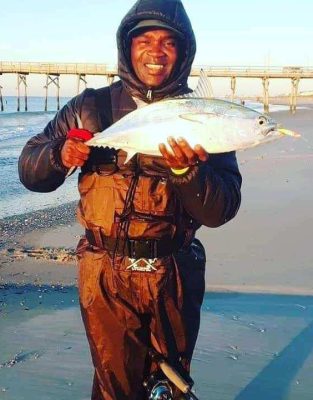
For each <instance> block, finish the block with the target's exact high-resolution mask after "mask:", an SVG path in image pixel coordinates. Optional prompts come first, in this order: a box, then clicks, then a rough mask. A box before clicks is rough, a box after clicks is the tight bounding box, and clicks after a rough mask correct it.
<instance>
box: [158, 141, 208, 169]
mask: <svg viewBox="0 0 313 400" xmlns="http://www.w3.org/2000/svg"><path fill="white" fill-rule="evenodd" d="M167 141H168V144H169V146H170V147H171V150H172V151H171V152H170V151H168V149H167V148H166V146H165V144H164V143H161V144H160V145H159V150H160V152H161V154H162V156H163V157H164V159H165V161H166V162H167V164H168V166H169V167H170V168H173V169H184V168H188V167H192V166H193V165H195V164H196V163H197V162H198V161H207V159H208V158H209V155H208V153H207V152H206V151H205V150H204V148H203V147H202V146H200V145H199V144H197V145H196V146H195V147H194V149H193V148H192V147H191V146H190V145H189V143H188V142H187V141H186V140H185V139H183V138H178V139H177V141H176V140H175V139H174V138H173V137H169V138H168V140H167Z"/></svg>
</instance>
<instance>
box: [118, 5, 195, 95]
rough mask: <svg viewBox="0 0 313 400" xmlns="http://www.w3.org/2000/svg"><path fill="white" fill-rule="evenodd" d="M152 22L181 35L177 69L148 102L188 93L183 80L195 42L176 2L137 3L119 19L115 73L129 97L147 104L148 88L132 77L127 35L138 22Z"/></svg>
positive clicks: (187, 19) (186, 19) (192, 56)
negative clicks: (163, 23) (157, 21)
mask: <svg viewBox="0 0 313 400" xmlns="http://www.w3.org/2000/svg"><path fill="white" fill-rule="evenodd" d="M146 19H156V20H160V21H162V22H165V23H166V24H167V25H169V26H171V27H173V28H174V29H176V30H177V31H178V32H180V33H181V34H182V37H183V39H182V40H180V43H179V44H180V47H181V49H180V50H181V51H180V57H179V62H178V63H177V68H176V69H175V70H174V73H173V74H172V76H171V77H170V79H169V80H168V81H166V82H165V83H164V84H163V85H162V86H160V87H158V88H157V89H155V90H153V93H152V99H153V100H157V99H161V98H165V97H173V96H175V95H178V94H181V93H184V92H186V91H188V86H187V80H188V77H189V75H190V71H191V66H192V63H193V60H194V57H195V53H196V39H195V36H194V33H193V30H192V26H191V23H190V20H189V18H188V15H187V13H186V11H185V9H184V6H183V4H182V2H181V1H180V0H154V1H152V0H138V1H137V2H136V3H135V4H134V6H133V7H132V8H131V9H130V10H129V12H128V13H127V14H126V16H125V17H124V18H123V20H122V22H121V24H120V27H119V29H118V31H117V47H118V54H119V57H118V71H119V76H120V78H121V80H122V81H123V84H124V86H125V88H126V89H127V90H128V91H129V93H131V94H132V95H133V96H136V97H139V98H142V99H143V100H145V101H147V92H148V90H149V88H147V87H145V86H144V85H143V84H142V82H140V81H139V80H138V78H137V77H136V75H135V74H134V71H133V68H132V65H131V62H130V40H131V39H130V38H129V36H128V32H129V31H130V30H131V29H132V28H133V27H134V26H135V25H136V24H138V22H140V21H142V20H146Z"/></svg>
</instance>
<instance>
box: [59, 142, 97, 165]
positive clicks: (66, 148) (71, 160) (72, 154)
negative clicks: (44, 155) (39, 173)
mask: <svg viewBox="0 0 313 400" xmlns="http://www.w3.org/2000/svg"><path fill="white" fill-rule="evenodd" d="M89 153H90V147H89V146H87V145H86V144H85V143H83V142H82V141H81V140H77V139H67V140H66V141H65V143H64V145H63V147H62V150H61V160H62V163H63V165H64V166H65V167H66V168H72V167H82V166H83V165H84V164H85V162H86V161H87V160H88V157H89Z"/></svg>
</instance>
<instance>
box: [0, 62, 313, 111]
mask: <svg viewBox="0 0 313 400" xmlns="http://www.w3.org/2000/svg"><path fill="white" fill-rule="evenodd" d="M201 69H203V70H204V71H205V73H206V75H207V76H208V77H209V78H212V79H213V78H229V79H230V93H231V95H230V97H231V100H234V98H235V96H236V84H237V79H238V78H246V79H260V80H261V82H262V86H263V104H264V111H265V112H268V111H269V90H270V81H271V80H273V79H289V80H290V95H289V106H290V111H291V112H292V113H295V112H296V107H297V98H298V95H299V94H298V88H299V83H300V81H301V80H302V79H313V67H301V66H286V67H243V66H240V67H225V66H207V65H203V66H196V67H194V68H193V69H192V71H191V74H190V76H191V77H198V76H199V75H200V70H201ZM4 74H16V76H17V111H20V98H21V93H22V91H23V94H24V106H25V111H27V77H28V76H29V75H30V74H41V75H45V76H46V85H45V86H44V89H45V111H46V110H47V101H48V94H49V86H55V87H56V89H57V96H56V98H57V109H58V110H59V108H60V95H59V93H60V80H59V78H60V76H61V75H74V76H76V77H77V93H79V91H80V85H81V84H83V85H84V87H86V86H87V76H88V75H99V76H104V77H106V80H107V84H108V85H109V84H111V83H112V82H113V80H114V78H115V77H116V76H117V68H116V66H112V65H108V64H83V63H81V64H80V63H76V64H74V63H41V62H9V61H0V78H2V79H1V81H0V110H1V111H4V105H3V96H2V91H1V89H3V85H4V80H3V76H4ZM1 84H2V86H1Z"/></svg>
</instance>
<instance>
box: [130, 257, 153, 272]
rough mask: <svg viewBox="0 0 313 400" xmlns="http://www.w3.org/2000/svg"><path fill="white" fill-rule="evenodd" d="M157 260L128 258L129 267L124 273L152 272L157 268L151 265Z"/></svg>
mask: <svg viewBox="0 0 313 400" xmlns="http://www.w3.org/2000/svg"><path fill="white" fill-rule="evenodd" d="M156 260H157V258H148V259H147V258H139V259H138V260H136V259H135V258H130V259H129V261H130V265H129V266H128V267H127V268H126V271H128V270H130V271H139V272H154V271H157V268H155V266H154V265H153V264H154V263H155V262H156Z"/></svg>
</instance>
